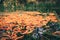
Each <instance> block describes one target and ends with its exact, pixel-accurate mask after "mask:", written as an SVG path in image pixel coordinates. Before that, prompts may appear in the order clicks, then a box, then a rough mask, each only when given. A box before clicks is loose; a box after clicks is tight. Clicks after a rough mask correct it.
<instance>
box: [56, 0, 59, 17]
mask: <svg viewBox="0 0 60 40" xmlns="http://www.w3.org/2000/svg"><path fill="white" fill-rule="evenodd" d="M56 8H57V9H56V13H57V14H58V15H59V16H60V0H56Z"/></svg>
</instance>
